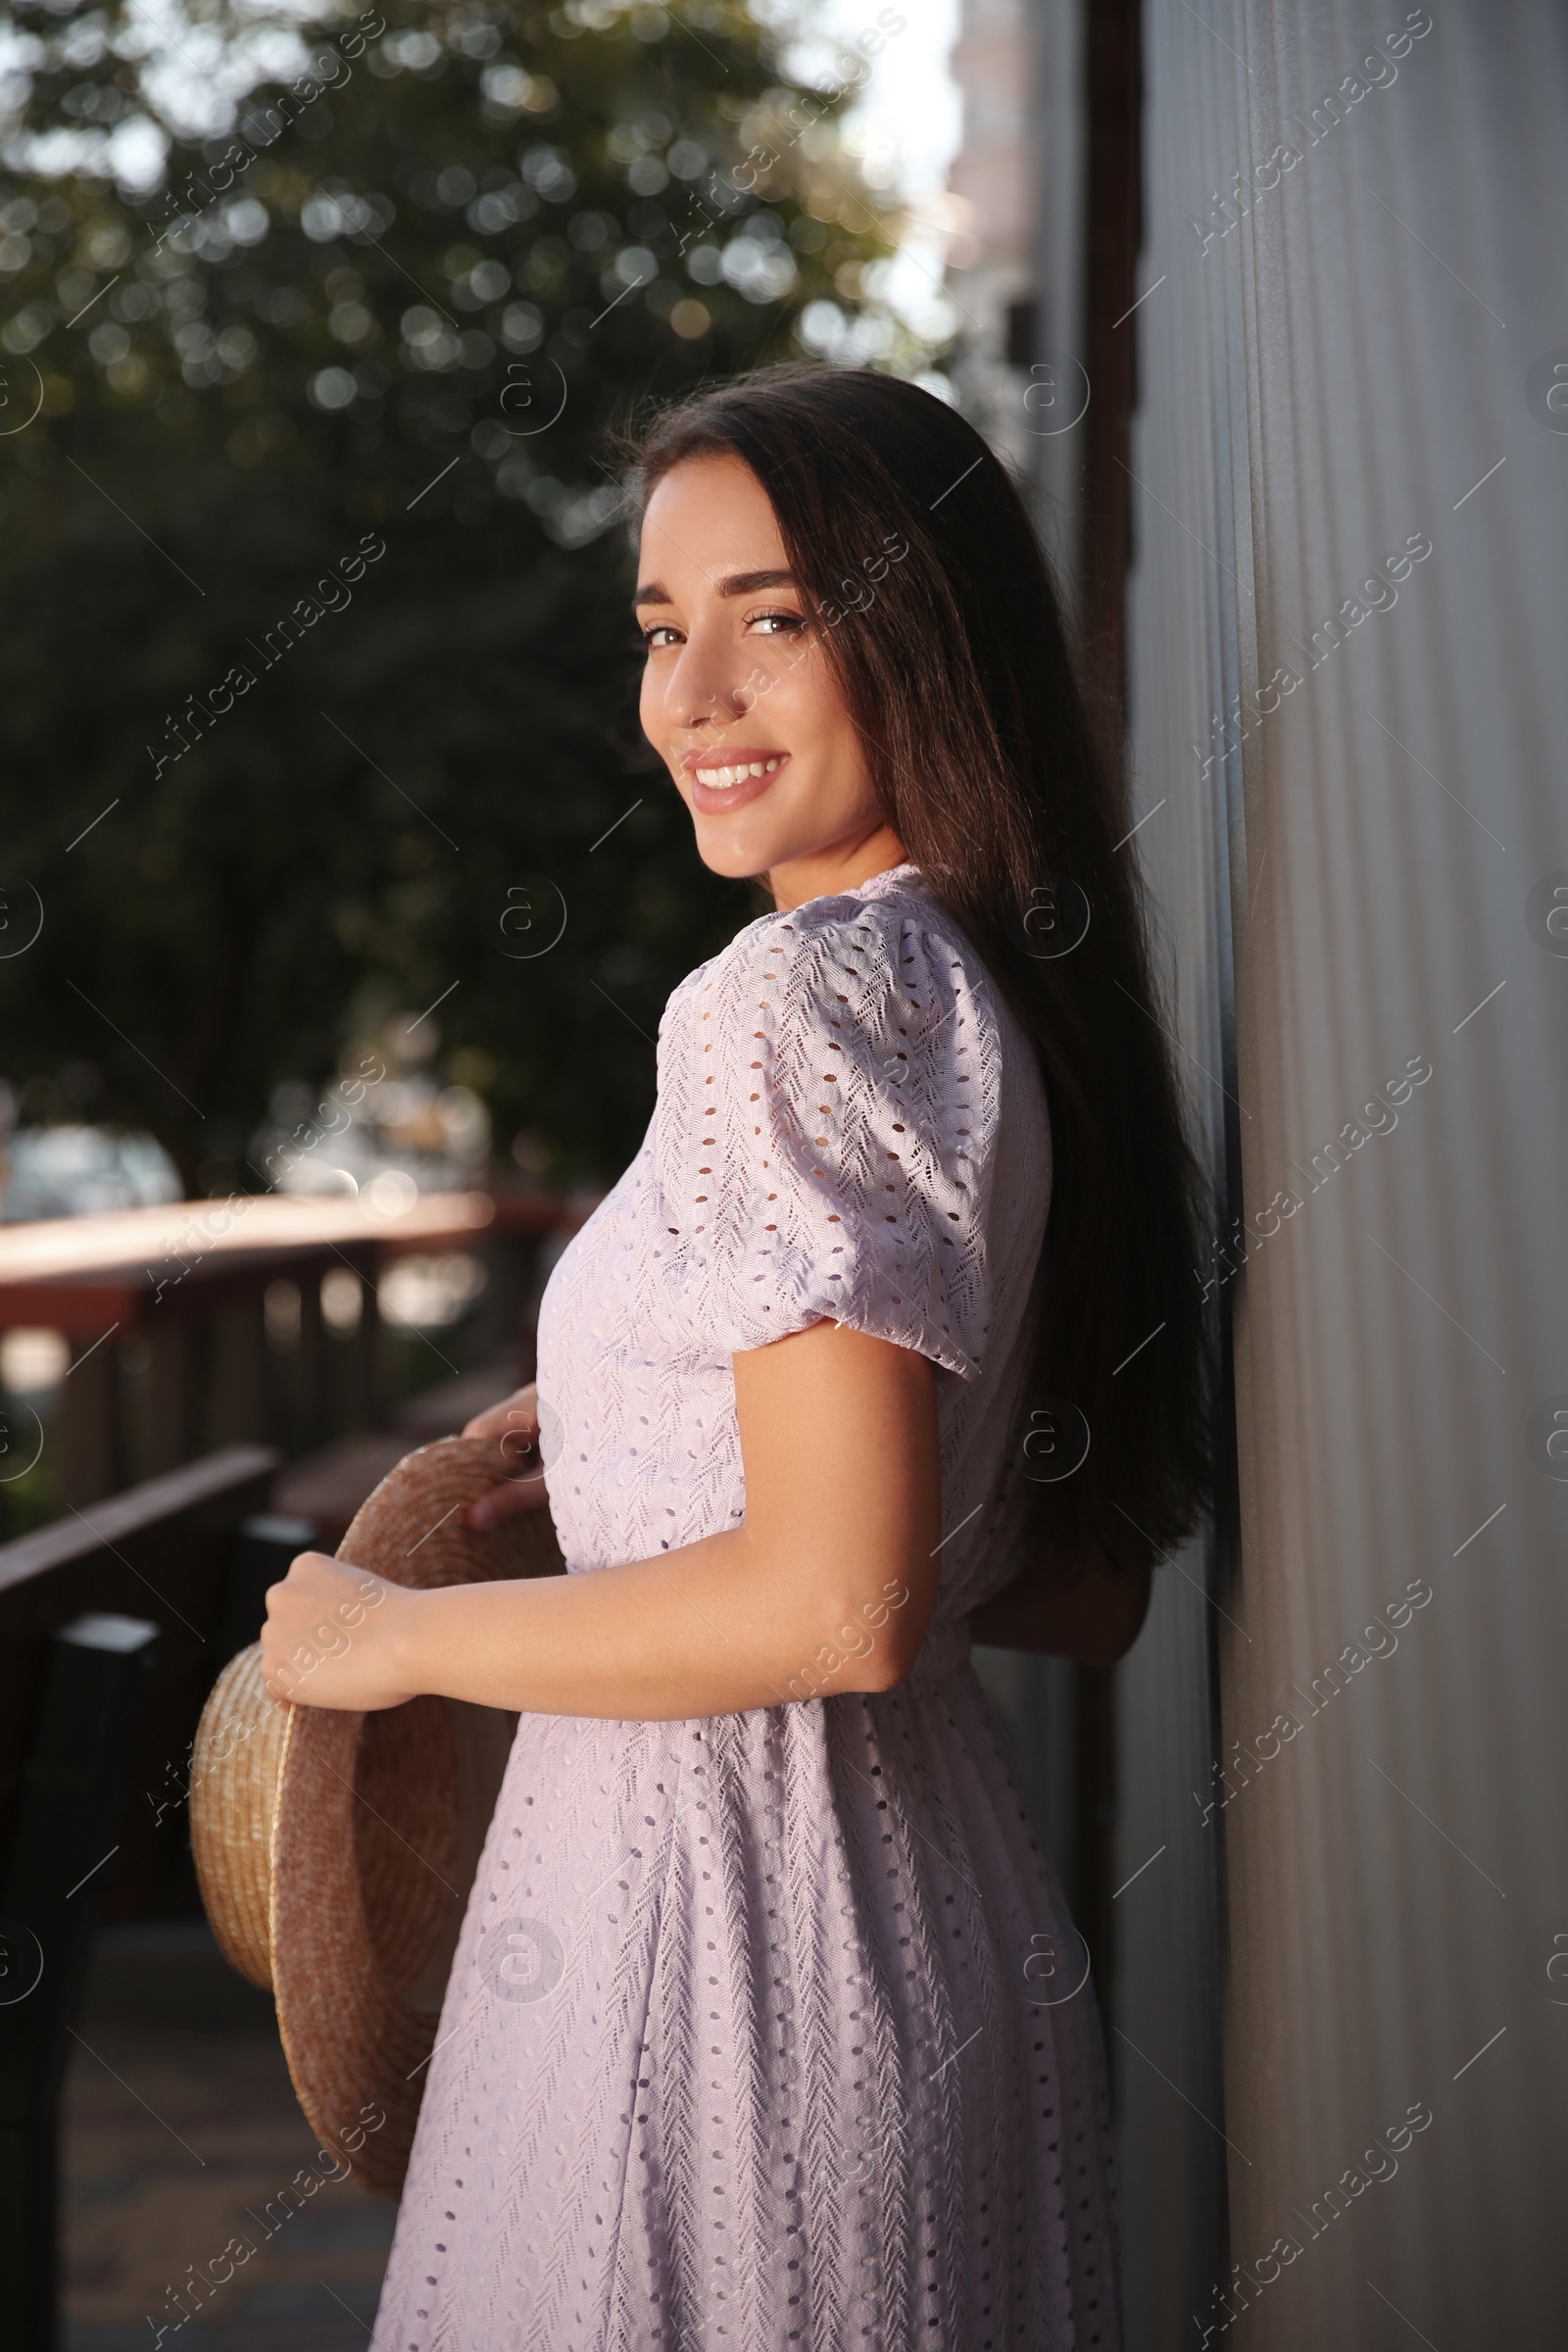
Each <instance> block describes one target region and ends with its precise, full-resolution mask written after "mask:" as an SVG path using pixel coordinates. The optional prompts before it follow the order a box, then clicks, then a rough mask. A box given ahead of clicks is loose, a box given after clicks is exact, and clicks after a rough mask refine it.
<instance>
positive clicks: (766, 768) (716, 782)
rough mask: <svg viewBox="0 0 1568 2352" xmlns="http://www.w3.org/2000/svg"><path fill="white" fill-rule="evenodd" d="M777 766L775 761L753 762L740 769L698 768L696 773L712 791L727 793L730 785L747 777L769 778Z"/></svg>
mask: <svg viewBox="0 0 1568 2352" xmlns="http://www.w3.org/2000/svg"><path fill="white" fill-rule="evenodd" d="M778 764H779V762H778V760H777V759H772V760H750V761H748V762H747V764H746V765H745V766H742V767H700V768H699V769H698V771H697V773H698V775H699V777H700V778H701V779H702V781H703V783H705V784H707V785H708V786H709V787H710V788H711V790H712V791H714V792H728V791H729V789H730V787H731V785H732V784H739V783H742V782H743V781H744V780H745V779H746V778H747V777H748V776H770V775H771V774H772V773H773V770H774V769H775V768H776V767H777V766H778Z"/></svg>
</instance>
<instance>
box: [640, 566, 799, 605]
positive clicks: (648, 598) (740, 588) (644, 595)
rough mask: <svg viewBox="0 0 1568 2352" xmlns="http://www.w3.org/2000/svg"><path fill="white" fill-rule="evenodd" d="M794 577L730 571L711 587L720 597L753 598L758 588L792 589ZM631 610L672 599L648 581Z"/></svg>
mask: <svg viewBox="0 0 1568 2352" xmlns="http://www.w3.org/2000/svg"><path fill="white" fill-rule="evenodd" d="M794 585H795V579H794V575H793V573H791V572H788V571H732V572H728V573H726V574H725V576H724V577H723V578H722V579H717V580H714V582H713V587H714V588H715V590H716V591H717V593H718V594H719V595H720V596H755V595H756V594H757V592H758V590H759V589H760V588H793V587H794ZM631 601H632V606H633V609H634V610H635V608H636V607H637V606H639V605H667V604H672V603H673V602H674V599H673V598H672V597H671V596H670V593H669V591H668V589H667V588H663V587H662V586H661V585H660V583H659V581H658V580H649V581H648V582H647V583H646V585H645V586H643V587H641V588H639V589H638V590H637V593H636V595H635V596H634V597H633V598H632V600H631Z"/></svg>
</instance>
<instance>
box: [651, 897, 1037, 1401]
mask: <svg viewBox="0 0 1568 2352" xmlns="http://www.w3.org/2000/svg"><path fill="white" fill-rule="evenodd" d="M999 1083H1000V1049H999V1039H998V1028H997V1020H996V1014H995V1009H994V1005H993V1002H992V997H991V990H990V983H989V980H988V978H987V975H986V973H985V970H984V967H983V965H982V964H981V963H980V961H979V958H978V957H977V956H976V955H975V952H974V950H973V949H972V948H971V947H970V946H969V945H968V943H967V942H966V941H964V940H963V939H962V938H961V936H960V935H959V934H958V933H957V932H956V929H955V928H954V927H953V926H952V925H951V924H950V923H949V922H948V920H947V918H946V917H945V916H943V915H942V914H941V913H940V912H939V910H938V909H936V908H935V907H931V906H929V905H928V904H926V903H925V902H924V901H922V900H920V899H917V898H911V897H907V896H905V897H896V898H895V897H890V898H887V899H882V900H873V901H871V902H869V903H864V904H862V903H861V902H859V901H858V900H856V899H853V898H829V899H819V900H814V901H812V902H810V903H809V905H808V906H806V907H800V908H797V909H796V910H795V911H794V912H793V913H790V914H777V915H770V916H766V917H764V918H763V919H762V920H761V921H760V922H758V923H754V924H752V925H751V926H750V927H749V928H748V929H747V930H746V931H744V932H742V933H741V934H740V936H739V938H738V939H736V940H735V941H734V942H733V943H732V945H731V946H730V947H729V948H728V949H727V950H725V952H724V953H723V954H722V955H720V956H715V957H714V958H713V960H712V961H711V963H709V964H707V965H705V966H704V967H703V968H702V969H701V970H700V971H698V972H695V973H693V975H692V977H691V979H690V980H688V981H686V982H685V983H684V984H683V986H682V987H681V988H680V989H679V990H678V991H677V992H676V994H675V996H674V997H673V998H672V999H671V1001H670V1004H669V1006H668V1007H667V1009H666V1012H665V1016H664V1021H663V1024H662V1031H661V1037H660V1076H659V1103H658V1107H657V1109H656V1112H655V1116H654V1128H653V1145H654V1158H655V1171H656V1179H657V1186H658V1192H659V1199H660V1204H661V1211H662V1225H663V1232H662V1235H661V1236H660V1237H659V1238H660V1245H661V1254H662V1255H663V1256H665V1257H666V1260H667V1264H666V1272H665V1279H666V1280H667V1281H672V1282H674V1283H676V1284H677V1285H678V1286H679V1288H680V1289H681V1291H682V1293H683V1294H688V1295H689V1293H690V1292H691V1291H692V1290H693V1289H695V1292H696V1301H695V1302H696V1303H697V1304H698V1306H699V1307H700V1311H701V1323H702V1329H703V1334H704V1340H705V1343H707V1344H711V1345H712V1347H713V1348H714V1349H715V1352H716V1351H718V1350H723V1351H725V1352H731V1351H734V1350H736V1349H744V1348H760V1347H765V1346H766V1345H767V1344H768V1343H769V1342H770V1341H772V1340H776V1339H782V1338H784V1337H785V1336H786V1335H787V1334H789V1333H791V1332H796V1331H803V1330H805V1329H806V1328H807V1327H808V1326H809V1325H810V1324H812V1323H816V1322H820V1321H822V1320H824V1319H831V1320H833V1321H834V1322H838V1323H845V1324H849V1325H851V1326H853V1327H854V1328H855V1329H856V1330H858V1331H863V1332H867V1333H870V1334H873V1335H874V1336H876V1337H878V1338H882V1339H889V1340H894V1341H896V1342H898V1343H899V1344H900V1345H901V1346H903V1347H907V1348H916V1349H917V1350H918V1351H919V1352H920V1353H921V1354H922V1355H926V1356H929V1357H930V1358H931V1359H932V1360H933V1362H935V1363H937V1364H940V1365H942V1366H944V1367H945V1368H946V1369H947V1370H948V1371H950V1372H953V1373H956V1374H957V1375H958V1376H959V1377H960V1378H962V1379H964V1380H973V1379H974V1378H976V1377H977V1375H978V1373H979V1370H980V1365H981V1358H982V1353H983V1350H984V1347H985V1339H986V1330H987V1324H988V1320H989V1299H988V1291H987V1263H986V1211H987V1205H988V1198H989V1192H990V1186H991V1178H992V1171H993V1165H994V1159H995V1145H996V1133H997V1124H998V1115H999V1100H998V1098H999Z"/></svg>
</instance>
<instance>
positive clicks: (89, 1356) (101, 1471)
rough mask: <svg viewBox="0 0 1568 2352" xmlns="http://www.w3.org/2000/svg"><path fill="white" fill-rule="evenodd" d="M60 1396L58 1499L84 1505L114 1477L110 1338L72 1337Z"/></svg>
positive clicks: (114, 1380) (116, 1387)
mask: <svg viewBox="0 0 1568 2352" xmlns="http://www.w3.org/2000/svg"><path fill="white" fill-rule="evenodd" d="M72 1357H73V1360H72V1364H71V1368H70V1370H69V1371H68V1372H67V1374H66V1381H65V1388H64V1390H63V1392H62V1395H61V1398H60V1449H61V1490H62V1500H63V1501H64V1502H65V1503H66V1504H67V1505H68V1506H73V1507H74V1508H75V1509H76V1510H85V1509H86V1507H87V1506H88V1504H90V1503H94V1502H96V1501H97V1500H98V1497H99V1496H100V1495H112V1494H113V1493H114V1491H115V1488H116V1485H117V1484H118V1482H119V1472H120V1462H119V1459H118V1456H119V1452H120V1447H119V1444H118V1430H117V1420H118V1404H119V1393H120V1378H119V1373H120V1367H119V1361H118V1350H117V1344H116V1342H115V1341H114V1340H113V1339H112V1338H104V1337H102V1336H100V1337H99V1338H97V1339H96V1340H85V1341H81V1340H78V1341H77V1342H76V1344H75V1346H74V1347H73V1350H72Z"/></svg>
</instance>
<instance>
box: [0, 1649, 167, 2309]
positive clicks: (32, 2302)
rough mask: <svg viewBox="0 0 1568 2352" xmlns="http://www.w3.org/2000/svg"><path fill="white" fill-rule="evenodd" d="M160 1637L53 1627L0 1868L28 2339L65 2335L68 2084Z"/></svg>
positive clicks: (0, 2103) (5, 2028)
mask: <svg viewBox="0 0 1568 2352" xmlns="http://www.w3.org/2000/svg"><path fill="white" fill-rule="evenodd" d="M157 1639H158V1628H157V1626H156V1625H151V1624H148V1623H147V1622H146V1620H145V1619H142V1618H137V1617H119V1616H107V1615H103V1616H88V1617H78V1618H76V1619H75V1620H74V1621H73V1623H72V1624H70V1625H68V1626H66V1627H64V1628H63V1629H62V1630H61V1632H60V1633H58V1634H57V1635H56V1636H55V1639H54V1642H53V1644H52V1647H51V1655H50V1660H49V1666H48V1671H47V1674H46V1677H45V1681H44V1687H43V1692H42V1696H41V1699H40V1702H39V1707H38V1713H37V1717H36V1719H35V1723H34V1730H33V1737H32V1742H31V1747H30V1751H29V1754H28V1760H27V1767H26V1773H25V1780H24V1783H23V1789H22V1795H21V1801H20V1804H19V1807H18V1811H17V1816H16V1824H15V1831H14V1835H13V1838H12V1844H11V1851H10V1854H9V1856H8V1857H7V1860H6V1865H5V1872H4V1877H3V1880H0V1887H3V1892H0V1915H3V1917H0V1957H3V1962H4V1966H5V1969H6V1972H7V1973H6V1976H5V1977H4V1978H0V2279H3V2280H4V2287H3V2292H4V2297H5V2304H6V2308H7V2314H8V2318H9V2320H10V2323H11V2327H10V2329H9V2330H8V2334H9V2335H10V2340H11V2341H13V2342H15V2343H16V2344H18V2345H25V2346H26V2347H27V2352H54V2347H55V2345H56V2344H57V2343H58V2341H59V2311H58V2287H57V2275H58V2267H59V2222H58V2208H59V2194H60V2183H59V2170H60V2158H59V2102H60V2086H61V2083H62V2081H63V2079H64V2076H65V2071H66V2061H67V2057H68V2055H69V2050H70V2041H71V2030H72V2020H73V2017H74V2016H75V2015H76V2012H77V2009H78V2006H79V2002H80V1996H81V1990H82V1984H83V1980H84V1978H85V1975H86V1969H87V1962H88V1959H89V1956H90V1953H91V1948H92V1938H93V1932H94V1929H95V1928H96V1925H97V1915H98V1907H99V1904H100V1902H101V1900H102V1897H103V1892H104V1888H105V1887H106V1886H107V1885H108V1883H109V1879H110V1875H111V1870H112V1863H113V1857H114V1855H115V1853H116V1852H117V1851H118V1850H119V1838H120V1827H121V1821H122V1817H123V1813H124V1809H125V1789H126V1781H127V1774H128V1771H129V1765H130V1758H131V1752H132V1747H133V1743H134V1740H135V1736H136V1731H137V1726H138V1722H139V1718H140V1714H141V1705H142V1697H143V1693H144V1691H145V1689H146V1685H147V1681H148V1677H149V1673H150V1670H151V1667H152V1664H153V1651H154V1644H155V1643H156V1642H157ZM6 1985H10V1987H11V1991H10V1993H9V1994H8V1993H7V1992H6V1990H5V1987H6Z"/></svg>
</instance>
